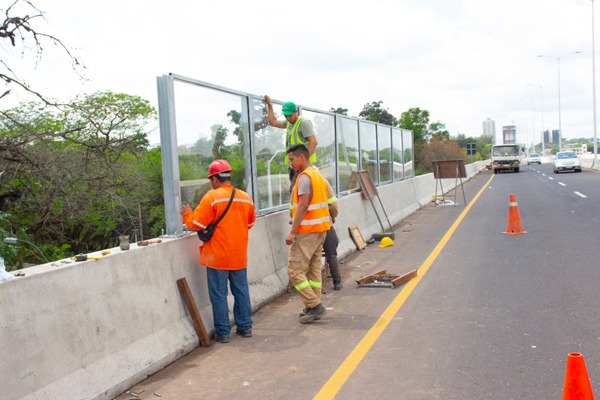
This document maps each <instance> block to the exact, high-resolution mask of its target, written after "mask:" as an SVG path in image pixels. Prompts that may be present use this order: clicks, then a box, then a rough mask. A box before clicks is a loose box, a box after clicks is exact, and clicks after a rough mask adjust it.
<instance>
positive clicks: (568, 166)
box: [554, 151, 581, 174]
mask: <svg viewBox="0 0 600 400" xmlns="http://www.w3.org/2000/svg"><path fill="white" fill-rule="evenodd" d="M560 171H575V172H581V162H580V161H579V157H578V156H577V153H575V152H574V151H559V152H558V153H556V155H555V156H554V173H555V174H558V173H559V172H560Z"/></svg>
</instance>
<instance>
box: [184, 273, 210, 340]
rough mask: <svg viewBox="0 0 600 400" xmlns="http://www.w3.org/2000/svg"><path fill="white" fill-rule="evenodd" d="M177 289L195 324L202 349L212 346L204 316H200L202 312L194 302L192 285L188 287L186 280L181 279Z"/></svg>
mask: <svg viewBox="0 0 600 400" xmlns="http://www.w3.org/2000/svg"><path fill="white" fill-rule="evenodd" d="M177 287H179V292H180V293H181V296H182V297H183V301H184V302H185V305H186V306H187V309H188V312H189V313H190V317H191V318H192V323H193V324H194V329H195V330H196V334H197V335H198V339H200V343H201V344H202V347H208V346H210V340H209V338H208V332H206V328H205V327H204V322H202V315H200V311H199V310H198V307H197V306H196V301H195V300H194V296H193V295H192V291H191V290H190V285H188V283H187V280H186V279H185V278H181V279H178V280H177Z"/></svg>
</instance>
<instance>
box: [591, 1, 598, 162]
mask: <svg viewBox="0 0 600 400" xmlns="http://www.w3.org/2000/svg"><path fill="white" fill-rule="evenodd" d="M595 36H596V35H595V34H594V0H592V82H593V83H592V85H593V90H594V95H593V98H594V163H593V164H592V165H593V166H594V167H595V166H596V164H597V162H598V124H597V122H596V44H595V40H594V37H595Z"/></svg>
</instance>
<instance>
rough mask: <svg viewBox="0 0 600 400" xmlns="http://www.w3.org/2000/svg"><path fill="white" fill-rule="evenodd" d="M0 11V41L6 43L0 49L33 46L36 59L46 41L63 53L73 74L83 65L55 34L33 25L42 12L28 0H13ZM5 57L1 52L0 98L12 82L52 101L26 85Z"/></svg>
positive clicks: (17, 50) (26, 49) (19, 50)
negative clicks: (1, 84)
mask: <svg viewBox="0 0 600 400" xmlns="http://www.w3.org/2000/svg"><path fill="white" fill-rule="evenodd" d="M0 11H1V12H2V14H4V21H3V22H2V23H0V43H2V42H4V43H6V44H8V45H9V46H2V50H3V52H5V53H8V52H9V51H10V50H11V49H12V50H14V51H13V52H14V53H20V54H21V56H23V55H25V54H26V53H27V52H29V51H30V50H31V49H32V48H33V49H34V51H35V58H36V62H39V61H41V58H42V53H43V50H44V45H45V44H47V43H50V44H52V45H54V47H57V48H59V49H60V50H62V51H63V52H64V53H65V54H66V56H67V58H68V59H69V60H70V62H71V67H72V69H73V70H74V71H75V72H76V73H77V74H79V73H80V70H82V69H84V68H85V67H83V65H82V64H81V62H80V60H79V59H78V58H77V57H75V56H74V55H73V54H72V53H71V51H70V50H69V49H68V48H67V47H66V46H65V45H64V44H63V42H62V41H61V40H60V39H59V38H57V37H55V36H53V35H51V34H48V33H45V32H42V31H40V30H38V29H37V28H36V27H35V26H34V25H33V23H34V22H35V21H37V20H43V19H44V14H43V13H42V11H40V10H39V9H38V8H37V7H36V6H34V5H33V4H32V3H31V2H30V1H28V0H14V1H13V3H12V4H11V5H10V6H9V7H8V8H6V9H3V8H0ZM7 59H8V57H5V56H3V57H2V58H1V61H0V80H2V81H3V82H4V84H5V89H4V91H3V92H0V99H1V98H3V97H5V96H7V95H8V94H9V93H10V92H11V90H12V88H13V87H15V86H16V87H17V88H20V89H23V90H25V91H26V92H28V93H31V94H33V95H34V96H36V97H37V98H38V99H40V100H41V101H43V102H44V103H46V104H54V102H53V101H51V100H49V99H48V98H47V97H46V96H44V95H43V94H41V93H39V92H37V91H36V90H35V89H34V88H32V87H30V86H29V85H28V84H27V82H26V81H24V80H22V79H20V78H19V77H18V75H17V73H16V72H15V69H14V68H13V67H12V66H11V65H10V64H8V62H7Z"/></svg>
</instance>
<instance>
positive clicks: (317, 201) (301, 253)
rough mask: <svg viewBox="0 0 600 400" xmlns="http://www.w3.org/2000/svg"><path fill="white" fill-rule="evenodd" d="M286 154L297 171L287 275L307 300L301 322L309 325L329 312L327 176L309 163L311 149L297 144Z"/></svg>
mask: <svg viewBox="0 0 600 400" xmlns="http://www.w3.org/2000/svg"><path fill="white" fill-rule="evenodd" d="M287 153H288V157H289V160H290V166H291V167H292V168H293V169H294V170H295V171H297V172H298V178H297V179H296V182H295V184H294V188H293V190H292V218H293V219H292V226H291V228H290V232H289V234H288V235H287V236H286V238H285V243H286V244H287V245H289V246H290V252H289V255H288V276H289V279H290V283H291V284H292V285H293V286H294V288H295V289H296V290H297V291H298V293H299V294H300V298H301V299H302V302H303V303H304V311H303V312H302V313H301V315H300V322H301V323H303V324H306V323H309V322H312V321H314V320H317V319H320V318H321V316H323V315H324V314H325V313H326V309H325V307H324V306H323V305H322V304H321V287H322V282H321V251H322V249H323V242H324V241H325V236H326V234H327V231H328V230H329V229H330V227H331V218H330V216H329V204H328V202H327V187H326V184H325V179H324V178H323V176H321V174H320V173H319V171H317V170H316V168H314V167H313V166H312V164H311V163H310V160H309V152H308V148H307V147H306V146H305V145H303V144H295V145H293V146H291V147H290V148H289V149H288V151H287Z"/></svg>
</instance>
